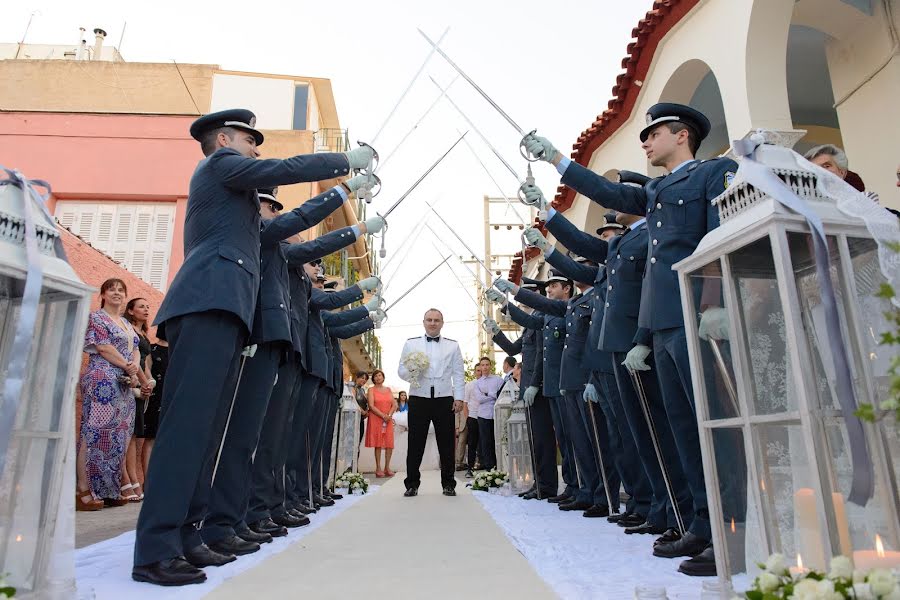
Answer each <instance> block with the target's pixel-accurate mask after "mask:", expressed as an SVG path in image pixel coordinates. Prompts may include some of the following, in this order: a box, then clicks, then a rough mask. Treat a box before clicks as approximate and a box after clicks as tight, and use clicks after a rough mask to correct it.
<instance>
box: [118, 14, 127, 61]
mask: <svg viewBox="0 0 900 600" xmlns="http://www.w3.org/2000/svg"><path fill="white" fill-rule="evenodd" d="M126 27H128V21H123V22H122V35H120V36H119V45H118V46H116V51H117V52H118V53H119V57H120V58H121V57H122V40H123V39H125V28H126Z"/></svg>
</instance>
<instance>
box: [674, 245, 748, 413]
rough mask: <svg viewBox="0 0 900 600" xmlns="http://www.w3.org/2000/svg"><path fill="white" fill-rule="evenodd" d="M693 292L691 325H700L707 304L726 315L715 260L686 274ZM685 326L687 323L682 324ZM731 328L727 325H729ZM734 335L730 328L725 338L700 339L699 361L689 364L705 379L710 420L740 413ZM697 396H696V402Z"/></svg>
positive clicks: (718, 269)
mask: <svg viewBox="0 0 900 600" xmlns="http://www.w3.org/2000/svg"><path fill="white" fill-rule="evenodd" d="M688 280H689V281H690V285H691V289H692V292H693V293H692V294H691V302H692V303H693V305H692V311H691V312H692V314H695V315H696V321H695V322H694V323H693V327H695V328H698V329H699V327H700V323H701V321H702V315H701V310H705V309H707V308H708V307H721V308H724V309H725V313H724V315H725V318H726V319H727V318H728V309H729V307H728V306H726V302H725V298H724V296H723V294H722V265H721V263H720V262H719V261H718V260H716V261H714V262H711V263H709V264H707V265H705V266H703V267H701V268H700V269H697V270H696V271H694V272H692V273H690V274H689V275H688ZM685 325H686V326H690V325H688V324H685ZM729 329H730V327H729ZM732 337H733V336H732V335H731V333H730V331H729V332H728V333H727V335H726V338H727V339H713V338H712V337H710V338H709V339H706V340H704V339H702V338H701V339H700V363H701V364H699V365H692V368H694V369H699V370H700V371H701V373H699V374H697V373H695V377H699V378H702V380H703V382H704V386H703V392H704V396H705V404H706V406H707V409H708V410H709V415H708V417H709V419H710V420H713V421H714V420H718V419H730V418H733V417H738V416H741V410H740V407H739V406H738V402H737V397H736V395H735V394H736V392H735V390H736V388H735V385H734V368H733V366H732V362H731V348H730V346H731V343H730V342H729V339H731V338H732ZM699 401H700V399H698V402H699Z"/></svg>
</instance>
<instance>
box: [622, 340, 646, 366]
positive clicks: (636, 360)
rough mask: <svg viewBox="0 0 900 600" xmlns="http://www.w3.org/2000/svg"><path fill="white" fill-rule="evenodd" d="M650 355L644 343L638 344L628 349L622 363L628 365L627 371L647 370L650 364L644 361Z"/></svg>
mask: <svg viewBox="0 0 900 600" xmlns="http://www.w3.org/2000/svg"><path fill="white" fill-rule="evenodd" d="M648 356H650V348H649V347H648V346H645V345H644V344H638V345H637V346H635V347H634V348H632V349H631V350H629V351H628V354H626V355H625V360H623V361H622V364H623V365H625V366H626V367H628V370H629V371H649V370H650V366H649V365H648V364H647V363H646V362H644V361H646V360H647V357H648Z"/></svg>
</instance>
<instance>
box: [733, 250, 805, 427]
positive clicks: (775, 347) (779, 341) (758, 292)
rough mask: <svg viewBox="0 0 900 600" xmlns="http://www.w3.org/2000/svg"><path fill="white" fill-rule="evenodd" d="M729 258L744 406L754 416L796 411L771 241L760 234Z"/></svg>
mask: <svg viewBox="0 0 900 600" xmlns="http://www.w3.org/2000/svg"><path fill="white" fill-rule="evenodd" d="M729 258H730V263H731V273H732V279H733V281H734V286H735V288H736V289H735V294H734V295H735V297H736V298H737V300H738V310H737V312H738V316H739V318H740V322H741V327H740V332H739V335H740V341H739V342H738V343H740V344H742V345H743V347H744V353H745V355H746V356H747V366H748V367H749V373H748V376H747V379H748V380H749V381H748V384H749V388H750V391H751V393H750V399H749V402H748V404H749V407H750V410H751V412H752V413H753V414H757V415H770V414H776V413H782V412H786V411H792V410H796V409H797V399H796V395H795V393H794V386H792V385H790V384H789V382H790V381H791V378H790V360H789V355H788V350H787V334H786V332H785V326H784V311H783V310H782V305H781V296H780V294H779V292H778V279H777V277H776V274H775V260H774V257H773V255H772V243H771V239H770V238H769V236H766V237H764V238H761V239H759V240H757V241H755V242H753V243H752V244H750V245H748V246H745V247H743V248H741V249H740V250H738V251H737V252H734V253H732V254H731V255H729ZM735 341H737V340H735Z"/></svg>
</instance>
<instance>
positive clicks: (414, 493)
mask: <svg viewBox="0 0 900 600" xmlns="http://www.w3.org/2000/svg"><path fill="white" fill-rule="evenodd" d="M418 494H419V490H417V489H416V488H406V491H405V492H403V495H404V496H406V497H407V498H412V497H413V496H417V495H418Z"/></svg>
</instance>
